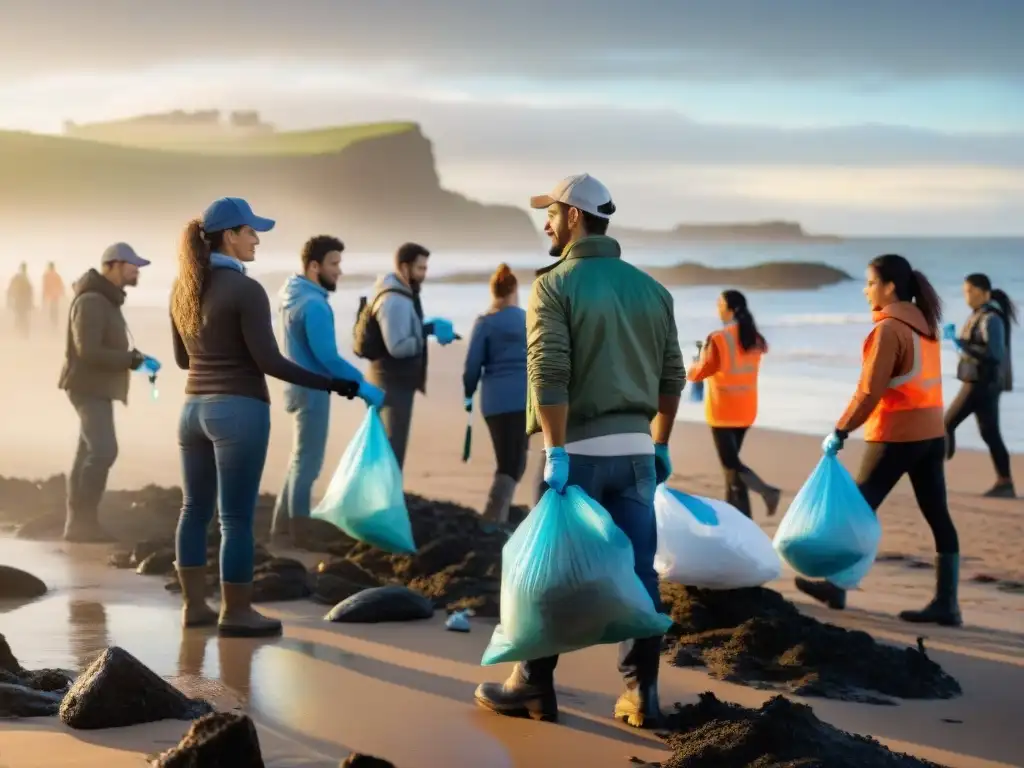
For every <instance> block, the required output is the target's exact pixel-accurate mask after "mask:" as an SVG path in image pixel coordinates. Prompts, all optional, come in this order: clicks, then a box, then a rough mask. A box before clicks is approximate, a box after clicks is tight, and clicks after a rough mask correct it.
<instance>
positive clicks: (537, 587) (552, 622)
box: [480, 486, 672, 666]
mask: <svg viewBox="0 0 1024 768" xmlns="http://www.w3.org/2000/svg"><path fill="white" fill-rule="evenodd" d="M671 625H672V620H671V619H670V618H669V617H668V616H664V615H662V614H660V613H658V611H657V609H656V608H655V606H654V603H653V601H652V600H651V597H650V595H648V594H647V590H646V589H644V586H643V584H642V583H641V582H640V579H639V578H638V577H637V575H636V573H635V571H634V560H633V546H632V544H630V542H629V539H628V538H626V534H624V533H623V532H622V531H621V530H620V529H619V527H618V526H617V525H615V523H614V522H613V521H612V518H611V516H610V515H609V514H608V512H607V511H606V510H605V509H604V507H602V506H601V505H600V504H598V503H597V502H596V501H594V500H593V499H591V498H590V497H589V496H587V495H586V494H585V493H584V492H583V491H582V490H580V489H579V488H578V487H577V486H569V487H568V488H566V490H565V494H564V495H563V494H558V493H556V492H555V491H552V490H549V491H548V492H547V493H545V494H544V496H543V497H542V498H541V500H540V503H539V504H537V506H536V507H534V509H533V511H532V512H531V513H530V514H529V515H528V516H527V518H526V519H525V520H523V522H522V523H520V524H519V527H518V528H516V531H515V533H513V534H512V537H511V538H510V539H509V540H508V541H507V542H505V547H504V548H503V549H502V552H501V623H500V624H498V626H497V627H496V628H495V630H494V634H493V635H492V636H491V642H490V644H489V645H488V646H487V650H485V651H484V656H483V659H482V660H481V662H480V663H481V664H482V665H484V666H488V665H490V664H500V663H502V662H506V661H527V660H530V659H538V658H542V657H544V656H551V655H554V654H560V653H567V652H569V651H575V650H579V649H580V648H586V647H588V646H591V645H600V644H603V643H617V642H619V641H621V640H630V639H633V638H641V637H655V636H657V635H661V634H663V633H664V632H665V631H666V630H667V629H668V628H669V627H670V626H671Z"/></svg>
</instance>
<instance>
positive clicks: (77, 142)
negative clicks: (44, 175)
mask: <svg viewBox="0 0 1024 768" xmlns="http://www.w3.org/2000/svg"><path fill="white" fill-rule="evenodd" d="M415 129H416V123H411V122H390V123H365V124H360V125H346V126H339V127H334V128H318V129H315V130H311V131H285V132H282V133H270V134H266V135H254V136H250V137H241V138H225V139H223V140H221V139H214V140H206V141H190V140H188V139H184V140H181V141H167V142H165V143H156V142H155V141H154V142H152V143H144V142H140V141H136V140H124V141H119V140H118V137H117V134H116V130H115V129H111V132H110V135H109V136H105V137H103V138H91V137H90V138H78V137H68V136H48V135H41V134H33V133H25V132H21V131H0V158H3V157H5V156H7V157H8V158H9V159H10V160H14V159H16V158H17V157H18V156H19V155H21V154H22V153H25V152H33V153H34V152H43V153H55V156H61V155H65V153H68V152H71V153H77V152H80V151H82V150H91V151H90V154H97V155H103V154H105V153H107V152H111V151H113V152H118V151H124V150H129V151H135V152H139V151H143V152H158V153H160V154H172V155H182V154H186V155H203V156H240V155H241V156H245V155H254V156H261V157H273V156H281V157H301V156H314V155H328V154H333V153H335V152H340V151H341V150H343V149H345V148H346V147H348V146H351V145H352V144H356V143H358V142H360V141H365V140H367V139H375V138H380V137H384V136H391V135H394V134H399V133H405V132H406V131H412V130H415Z"/></svg>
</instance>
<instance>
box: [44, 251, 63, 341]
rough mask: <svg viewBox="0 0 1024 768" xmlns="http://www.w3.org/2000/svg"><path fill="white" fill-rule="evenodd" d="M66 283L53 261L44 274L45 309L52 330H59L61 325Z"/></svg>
mask: <svg viewBox="0 0 1024 768" xmlns="http://www.w3.org/2000/svg"><path fill="white" fill-rule="evenodd" d="M64 292H65V291H64V281H63V280H62V279H61V276H60V273H59V272H57V267H56V265H55V264H54V263H53V262H52V261H51V262H50V263H49V264H47V265H46V271H45V272H44V273H43V309H44V310H46V313H47V314H48V315H49V317H50V328H51V329H52V330H57V327H58V325H59V323H60V308H61V305H62V304H63V303H64Z"/></svg>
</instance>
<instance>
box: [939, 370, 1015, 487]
mask: <svg viewBox="0 0 1024 768" xmlns="http://www.w3.org/2000/svg"><path fill="white" fill-rule="evenodd" d="M1001 394H1002V391H1001V390H1000V389H999V387H998V386H994V385H985V384H981V385H979V384H975V383H971V382H964V383H963V384H962V385H961V387H960V391H959V392H957V395H956V397H955V398H954V399H953V404H952V405H950V406H949V410H948V411H946V434H947V435H949V441H950V445H951V446H952V445H955V443H954V442H953V440H954V436H953V433H954V432H956V428H957V427H959V426H960V425H961V424H963V422H964V420H966V419H967V417H968V416H970V415H971V414H972V413H973V414H974V418H975V419H976V420H977V422H978V431H979V432H980V433H981V439H982V440H984V441H985V445H987V446H988V452H989V453H990V454H991V455H992V463H993V464H994V465H995V467H996V474H997V475H999V477H1000V479H1009V477H1010V454H1009V453H1008V452H1007V450H1006V444H1005V443H1003V435H1002V433H1000V431H999V396H1000V395H1001Z"/></svg>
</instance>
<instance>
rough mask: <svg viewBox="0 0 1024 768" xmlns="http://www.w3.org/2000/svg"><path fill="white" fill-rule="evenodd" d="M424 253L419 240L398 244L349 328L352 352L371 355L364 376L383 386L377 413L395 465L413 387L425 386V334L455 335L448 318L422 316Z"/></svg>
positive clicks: (404, 442)
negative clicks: (391, 269) (387, 270)
mask: <svg viewBox="0 0 1024 768" xmlns="http://www.w3.org/2000/svg"><path fill="white" fill-rule="evenodd" d="M429 258H430V251H428V250H427V249H426V248H424V247H423V246H422V245H418V244H416V243H405V244H404V245H402V246H401V247H399V249H398V251H397V252H396V253H395V270H394V272H390V273H388V274H386V275H383V276H382V277H380V278H379V279H378V280H377V283H376V285H375V286H374V289H373V297H372V298H371V299H370V301H368V302H364V303H363V304H361V306H360V309H359V315H358V317H357V320H356V326H355V329H354V331H353V349H354V351H355V353H356V354H357V355H359V356H360V357H362V358H364V359H366V360H369V361H370V369H369V371H368V372H367V377H366V378H367V380H368V381H370V382H371V383H372V384H373V385H374V386H377V387H379V388H381V389H383V390H384V406H383V408H381V412H380V416H381V421H382V422H383V423H384V429H385V431H386V432H387V435H388V440H389V441H390V442H391V449H392V450H393V451H394V452H395V458H396V459H397V460H398V466H399V468H401V467H403V466H404V465H405V451H406V448H407V446H408V444H409V427H410V426H411V424H412V406H413V402H414V400H415V399H416V392H417V391H419V392H422V393H423V394H426V392H427V339H428V338H429V337H430V336H433V337H434V338H436V339H437V341H438V343H439V344H441V345H446V344H451V343H452V342H453V341H454V340H455V338H456V336H455V331H454V330H453V329H452V324H451V323H450V322H449V321H447V320H442V319H440V318H438V319H434V320H426V321H424V319H423V304H422V302H421V301H420V291H421V290H422V288H423V281H424V280H426V278H427V261H428V259H429Z"/></svg>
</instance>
